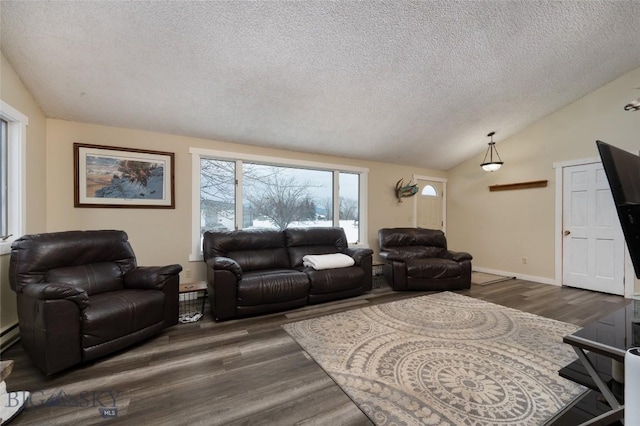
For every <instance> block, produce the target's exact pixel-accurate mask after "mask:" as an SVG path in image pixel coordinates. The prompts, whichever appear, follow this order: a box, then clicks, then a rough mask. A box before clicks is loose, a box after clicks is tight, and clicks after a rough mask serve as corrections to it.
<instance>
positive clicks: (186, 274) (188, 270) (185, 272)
mask: <svg viewBox="0 0 640 426" xmlns="http://www.w3.org/2000/svg"><path fill="white" fill-rule="evenodd" d="M184 277H185V278H191V269H185V270H184Z"/></svg>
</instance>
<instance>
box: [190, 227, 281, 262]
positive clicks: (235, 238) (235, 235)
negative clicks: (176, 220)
mask: <svg viewBox="0 0 640 426" xmlns="http://www.w3.org/2000/svg"><path fill="white" fill-rule="evenodd" d="M203 252H204V256H205V259H207V258H212V257H216V256H222V257H228V258H230V259H233V260H235V261H236V262H238V264H239V265H240V267H241V268H242V270H243V271H255V270H263V269H270V268H289V267H290V265H289V255H288V253H287V249H286V248H285V243H284V234H283V233H282V232H281V231H274V230H243V231H207V232H206V233H205V236H204V239H203Z"/></svg>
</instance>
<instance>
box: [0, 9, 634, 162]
mask: <svg viewBox="0 0 640 426" xmlns="http://www.w3.org/2000/svg"><path fill="white" fill-rule="evenodd" d="M0 16H1V39H0V41H1V46H2V52H3V53H4V55H5V57H6V58H7V59H8V60H9V62H10V63H11V64H12V65H13V67H14V69H15V70H16V72H17V73H18V75H19V76H20V77H21V78H22V80H23V81H24V83H25V85H26V86H27V88H28V89H29V90H30V91H31V93H32V94H33V96H34V97H35V99H36V101H37V102H38V104H39V105H40V107H41V108H42V111H43V112H44V114H45V115H46V116H47V117H52V118H61V119H65V120H75V121H82V122H88V123H98V124H105V125H112V126H119V127H129V128H138V129H147V130H153V131H159V132H165V133H171V134H181V135H188V136H195V137H202V138H207V139H217V140H224V141H229V142H239V143H244V144H252V145H260V146H268V147H274V148H283V149H288V150H295V151H304V152H313V153H322V154H331V155H337V156H345V157H353V158H361V159H368V160H378V161H384V162H395V163H401V164H408V165H417V166H424V167H429V168H435V169H442V170H446V169H449V168H450V167H452V166H454V165H456V164H458V163H460V162H461V161H464V160H466V159H468V158H470V157H472V156H474V155H477V154H479V153H481V152H483V151H484V150H485V148H486V142H488V138H486V134H487V133H488V132H490V131H492V130H494V131H496V132H497V133H496V137H495V140H496V141H497V142H498V147H499V145H500V141H501V140H503V139H505V138H506V137H508V136H509V135H511V134H514V133H516V132H517V131H519V130H521V129H523V128H524V127H526V126H527V125H529V124H530V123H532V122H533V121H535V120H537V119H540V118H541V117H544V116H545V115H547V114H549V113H551V112H553V111H555V110H557V109H559V108H562V107H563V106H565V105H567V104H569V103H571V102H573V101H575V100H577V99H579V98H580V97H582V96H584V95H586V94H587V93H589V92H591V91H593V90H595V89H596V88H599V87H601V86H603V85H604V84H606V83H608V82H609V81H611V80H613V79H615V78H617V77H619V76H620V75H622V74H624V73H626V72H628V71H630V70H632V69H634V68H636V67H638V66H640V42H639V35H638V31H639V28H640V24H639V22H640V2H639V1H635V0H634V1H524V0H522V1H499V0H495V1H419V2H418V1H412V2H408V1H381V2H380V1H377V2H372V1H359V2H355V1H348V2H336V1H331V2H326V1H306V2H278V1H269V2H259V1H251V2H249V1H226V2H195V1H193V2H183V1H167V2H158V1H154V2H143V1H135V2H128V1H118V2H115V1H92V2H89V1H83V2H59V1H52V2H40V1H29V2H27V1H19V2H14V1H7V0H2V2H1V4H0ZM633 89H634V88H632V87H630V88H629V90H630V91H629V98H632V97H634V94H636V93H637V92H634V91H633ZM621 108H622V105H621Z"/></svg>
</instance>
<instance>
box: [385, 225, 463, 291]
mask: <svg viewBox="0 0 640 426" xmlns="http://www.w3.org/2000/svg"><path fill="white" fill-rule="evenodd" d="M378 243H379V245H380V257H381V258H382V259H383V260H384V261H385V264H384V266H383V269H382V271H383V273H384V276H385V278H386V280H387V282H388V283H389V284H390V285H391V287H392V288H393V289H394V290H460V289H466V288H469V287H471V259H472V257H471V255H470V254H469V253H465V252H454V251H449V250H447V240H446V238H445V236H444V233H443V232H442V231H438V230H433V229H425V228H384V229H381V230H379V231H378Z"/></svg>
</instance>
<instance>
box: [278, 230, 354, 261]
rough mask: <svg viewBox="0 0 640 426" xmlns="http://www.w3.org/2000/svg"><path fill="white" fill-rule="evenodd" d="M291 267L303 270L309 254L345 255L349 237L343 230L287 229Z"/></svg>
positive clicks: (287, 244)
mask: <svg viewBox="0 0 640 426" xmlns="http://www.w3.org/2000/svg"><path fill="white" fill-rule="evenodd" d="M284 235H285V242H286V246H287V248H288V250H289V263H290V264H291V267H293V268H298V269H301V268H302V267H303V260H302V258H303V257H304V256H306V255H308V254H332V253H344V252H345V251H346V250H347V237H346V235H345V233H344V230H343V229H342V228H321V227H316V228H287V229H285V230H284Z"/></svg>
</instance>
